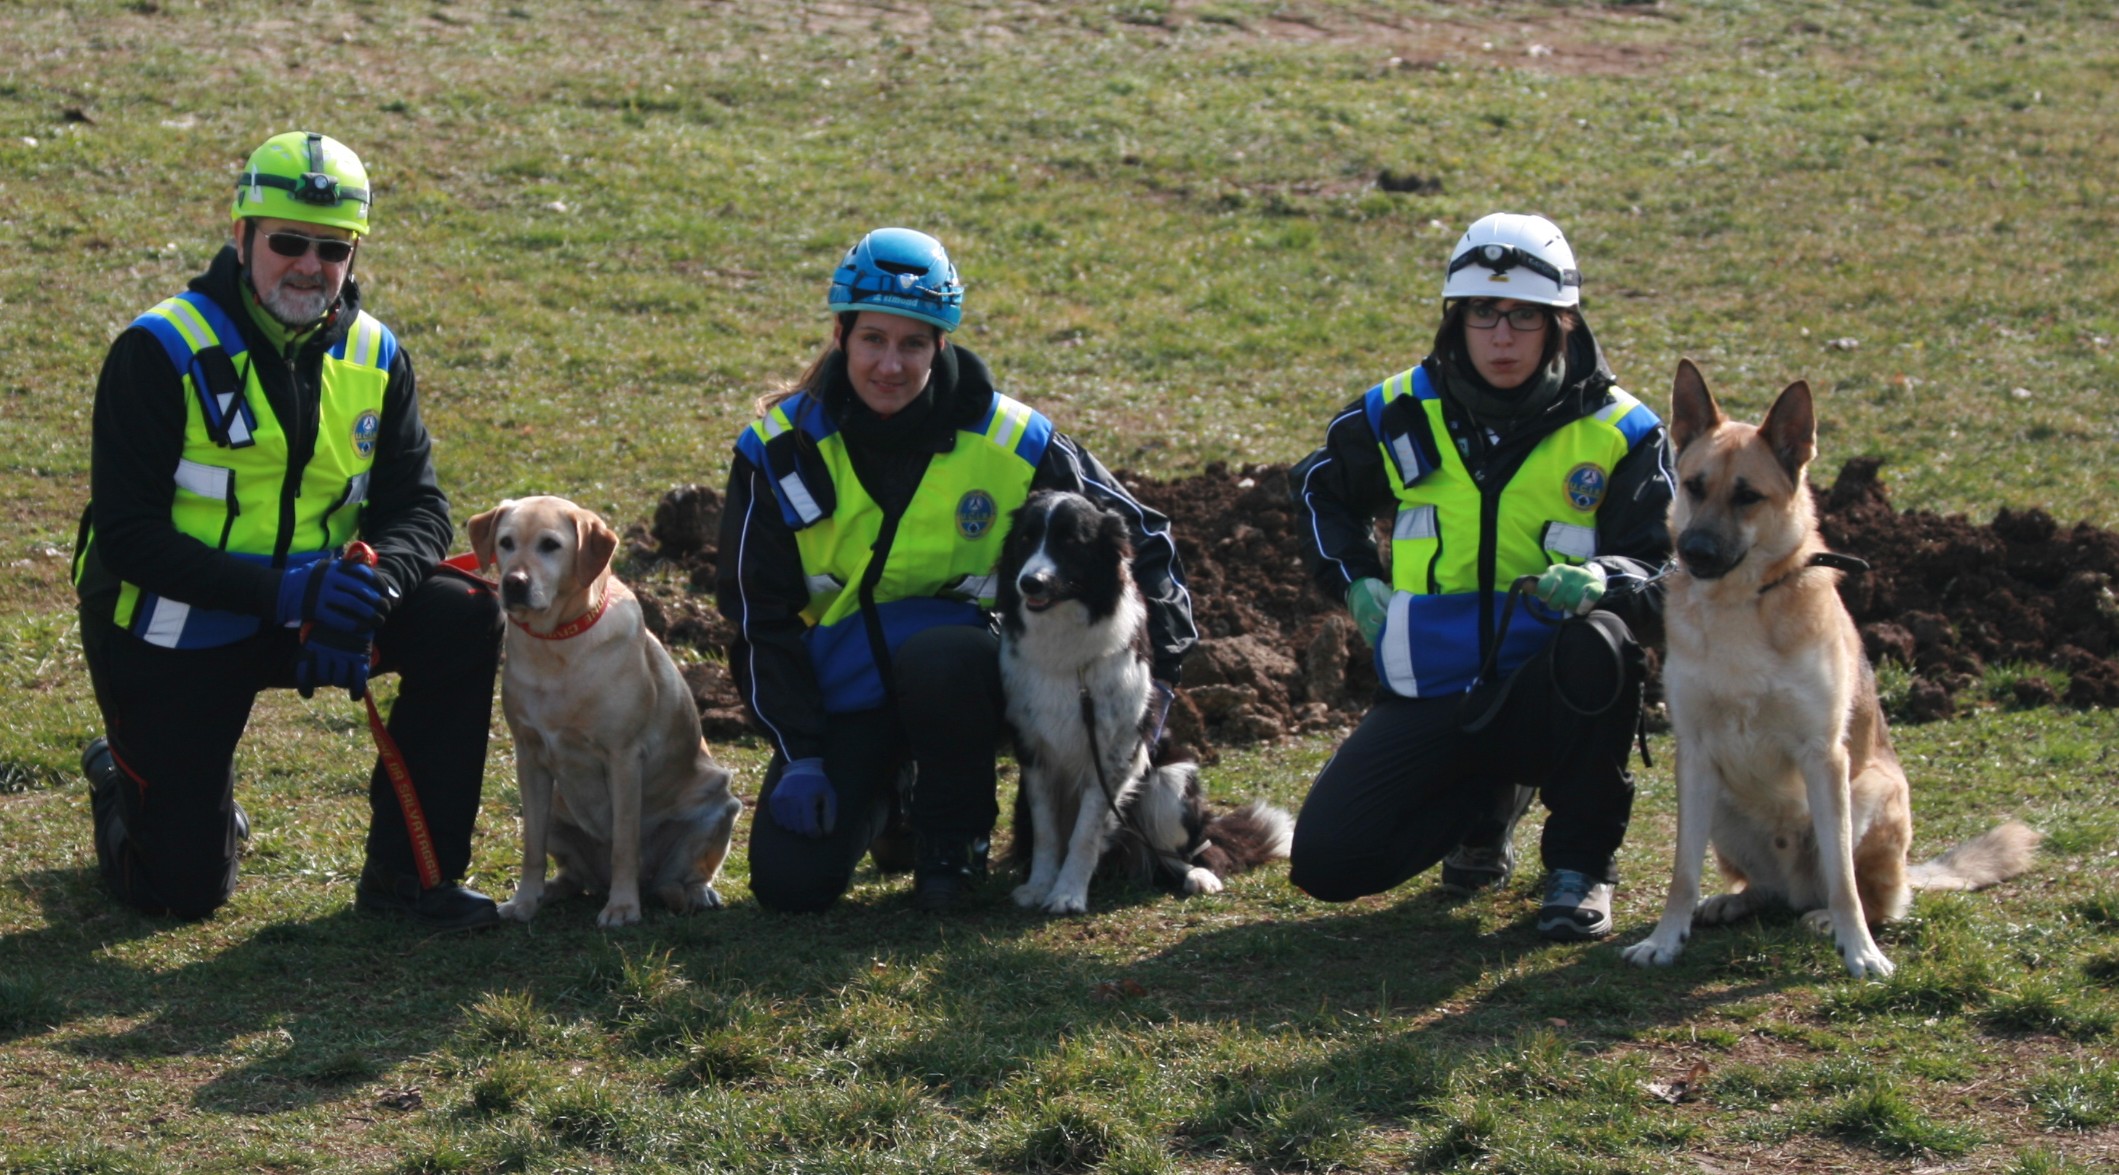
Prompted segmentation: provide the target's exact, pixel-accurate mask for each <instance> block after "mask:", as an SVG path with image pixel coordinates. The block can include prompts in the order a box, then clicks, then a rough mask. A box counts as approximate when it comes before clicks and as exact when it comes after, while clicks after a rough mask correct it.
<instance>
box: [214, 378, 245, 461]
mask: <svg viewBox="0 0 2119 1175" xmlns="http://www.w3.org/2000/svg"><path fill="white" fill-rule="evenodd" d="M214 398H215V399H216V400H218V401H219V402H220V405H221V419H222V420H223V421H225V422H227V425H228V444H229V446H230V447H232V448H241V447H242V446H244V445H247V444H249V443H250V424H249V422H248V421H246V420H244V419H243V413H242V410H241V409H239V408H237V407H236V394H235V393H234V392H222V393H221V394H220V395H218V396H216V397H214Z"/></svg>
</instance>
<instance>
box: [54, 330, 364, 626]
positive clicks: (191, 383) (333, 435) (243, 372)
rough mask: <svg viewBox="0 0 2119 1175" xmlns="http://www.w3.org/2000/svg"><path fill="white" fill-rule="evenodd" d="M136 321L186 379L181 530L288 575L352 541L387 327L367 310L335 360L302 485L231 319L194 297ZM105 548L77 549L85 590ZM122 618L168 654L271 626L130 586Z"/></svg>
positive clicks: (178, 493) (327, 368) (175, 502)
mask: <svg viewBox="0 0 2119 1175" xmlns="http://www.w3.org/2000/svg"><path fill="white" fill-rule="evenodd" d="M133 325H134V326H139V327H143V328H145V329H146V330H147V331H148V333H150V334H152V335H153V336H154V337H155V339H156V340H157V341H159V342H160V343H161V344H162V348H163V350H164V351H165V352H166V353H167V354H168V355H169V361H170V363H171V364H172V365H174V366H175V368H176V370H177V372H178V373H179V375H180V377H181V380H182V383H183V392H184V406H185V407H184V452H183V456H182V457H181V459H179V460H178V462H177V468H176V473H175V480H176V487H175V494H174V496H173V498H172V500H171V503H170V520H171V522H172V523H173V524H174V525H175V526H176V528H177V530H178V531H179V532H181V533H183V534H187V535H190V536H191V537H192V538H195V539H197V540H199V541H200V542H202V543H205V544H206V545H207V546H209V547H214V548H216V549H218V550H222V551H226V552H228V553H229V554H231V555H236V556H239V557H242V558H245V559H250V560H254V561H257V562H260V563H272V564H275V565H278V566H287V567H298V566H301V565H303V564H305V563H308V562H310V561H312V560H315V559H318V558H322V557H324V556H326V555H329V554H331V553H333V552H334V551H335V550H336V549H337V548H339V547H341V546H343V545H344V544H345V543H346V542H347V541H349V540H350V539H352V538H353V536H354V534H355V533H356V532H357V531H358V529H359V526H360V516H361V509H362V507H363V505H364V504H365V503H366V501H367V498H368V479H369V475H370V473H371V471H372V470H373V468H374V465H375V446H376V441H377V438H378V436H379V435H380V434H381V431H382V429H381V426H382V409H383V392H384V389H385V388H387V387H388V386H389V383H390V365H391V363H392V362H393V361H394V359H395V358H396V355H397V338H396V336H395V335H393V334H391V333H390V329H389V328H388V327H386V326H384V325H383V324H382V323H381V322H378V321H377V320H376V319H375V318H373V317H372V316H370V315H369V314H367V313H366V312H365V311H363V312H360V313H358V314H357V315H356V316H355V317H354V321H353V323H352V325H351V327H350V328H349V329H348V330H347V332H346V335H345V337H344V338H342V339H341V340H339V342H338V343H337V344H336V345H335V346H333V347H331V348H330V350H328V351H327V352H326V353H325V354H324V357H323V369H322V372H321V376H320V378H321V386H322V396H321V403H320V407H319V418H318V422H317V434H316V452H315V453H314V454H313V455H312V456H311V457H310V458H309V460H308V462H307V463H306V464H304V465H303V467H302V469H301V481H300V484H299V485H297V486H289V485H287V477H288V450H287V434H286V432H285V430H284V429H283V428H282V427H281V425H280V422H279V420H278V418H277V417H275V416H274V415H273V412H272V405H271V403H270V402H269V401H268V400H267V398H266V396H265V392H264V388H263V387H262V385H261V384H260V382H259V380H258V378H257V371H256V366H255V364H254V363H253V362H252V361H251V360H252V356H251V355H250V354H249V352H248V349H247V344H246V343H245V342H244V339H243V333H242V331H240V330H238V329H237V327H236V325H235V323H234V322H233V321H232V320H231V319H230V318H229V317H228V315H227V312H226V311H224V310H223V309H222V308H221V307H220V305H219V304H218V303H216V302H215V301H214V300H213V299H211V298H208V297H206V296H205V295H203V294H199V293H196V292H186V293H183V294H179V295H177V296H176V297H174V298H170V299H168V300H167V301H165V302H163V303H162V304H161V305H159V306H156V307H155V308H154V309H152V310H149V311H148V312H147V313H145V314H143V315H141V316H140V317H139V318H138V319H137V320H135V321H134V323H133ZM266 362H272V363H277V362H279V359H277V358H276V357H275V358H270V359H267V360H266ZM283 499H287V500H286V501H285V502H284V503H283ZM94 541H95V538H94V532H93V531H92V530H91V531H90V532H88V535H87V536H86V539H85V541H84V542H83V543H82V544H81V547H80V550H78V551H76V552H75V555H74V580H75V583H76V584H79V582H80V580H81V577H82V574H83V569H84V567H85V565H86V562H87V552H88V550H89V548H90V547H91V546H92V545H93V543H94ZM113 620H114V621H115V622H116V623H117V624H118V625H119V626H120V627H123V628H126V629H128V630H130V631H131V632H133V633H134V634H135V635H137V636H139V637H141V638H142V639H144V640H146V641H147V642H149V643H150V644H156V645H161V646H163V647H166V648H211V647H215V646H218V645H226V644H231V643H233V642H235V641H238V640H241V639H243V638H244V637H246V636H249V635H250V634H252V633H254V632H256V631H257V630H258V628H259V626H260V625H261V624H262V621H261V620H260V619H259V618H258V617H256V616H252V615H248V614H244V613H236V612H219V611H213V610H210V609H204V608H194V607H191V606H190V605H188V604H185V603H183V602H182V601H178V600H172V599H169V598H167V597H164V596H158V595H155V594H154V593H152V592H149V591H146V590H144V589H142V588H140V587H139V586H138V585H136V584H131V583H127V584H124V585H123V586H122V587H121V588H120V589H119V592H118V600H117V608H116V611H115V613H114V615H113Z"/></svg>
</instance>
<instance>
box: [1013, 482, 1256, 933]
mask: <svg viewBox="0 0 2119 1175" xmlns="http://www.w3.org/2000/svg"><path fill="white" fill-rule="evenodd" d="M1132 560H1133V547H1132V544H1131V542H1130V541H1129V538H1128V536H1127V532H1126V520H1125V519H1124V518H1123V517H1122V516H1120V515H1118V514H1116V513H1113V512H1111V511H1109V510H1105V509H1102V508H1101V507H1099V506H1097V505H1096V504H1094V503H1092V502H1090V501H1089V500H1088V499H1087V498H1084V497H1082V496H1081V495H1079V494H1072V493H1061V492H1056V491H1051V490H1041V491H1039V492H1037V493H1035V494H1032V495H1031V496H1030V500H1029V501H1028V502H1025V503H1024V504H1023V506H1022V508H1021V509H1019V510H1017V511H1016V512H1015V514H1014V516H1013V518H1012V519H1011V523H1010V529H1009V531H1008V540H1007V542H1006V544H1005V545H1004V546H1003V547H1002V550H1001V563H1000V572H999V576H998V578H999V580H1000V583H999V585H998V592H999V595H998V601H999V608H1000V616H1001V684H1002V687H1003V688H1004V689H1005V691H1006V692H1007V695H1008V698H1007V701H1008V711H1007V712H1008V722H1009V725H1010V726H1012V727H1013V728H1014V730H1015V745H1016V762H1017V765H1018V766H1019V767H1020V768H1021V771H1022V786H1021V787H1020V788H1019V789H1018V791H1017V793H1016V806H1015V813H1016V814H1015V827H1016V845H1017V855H1018V856H1020V855H1021V853H1022V846H1023V845H1024V843H1025V841H1026V838H1025V837H1024V836H1023V830H1024V825H1025V823H1026V821H1025V816H1026V814H1027V817H1028V820H1027V823H1028V825H1029V829H1030V831H1031V832H1032V834H1033V837H1032V838H1030V839H1031V841H1032V843H1031V848H1030V879H1029V880H1028V881H1025V882H1024V883H1023V884H1021V885H1019V886H1017V887H1016V889H1015V904H1016V905H1018V906H1023V907H1025V908H1038V909H1043V910H1045V911H1047V912H1049V913H1053V914H1081V913H1085V912H1087V911H1088V908H1089V878H1090V875H1091V874H1093V873H1095V872H1097V871H1098V868H1099V866H1100V865H1101V866H1103V867H1104V868H1105V869H1106V871H1110V872H1120V873H1123V874H1125V875H1127V876H1129V877H1131V878H1132V879H1133V880H1135V881H1136V882H1140V883H1146V882H1149V881H1152V880H1156V879H1158V878H1160V879H1161V880H1162V881H1163V882H1164V883H1165V884H1167V885H1169V886H1170V887H1172V888H1175V889H1180V890H1182V891H1183V892H1185V893H1188V894H1194V893H1219V892H1220V891H1221V886H1222V879H1223V878H1226V877H1230V876H1233V875H1235V874H1237V873H1241V872H1243V871H1244V870H1246V869H1251V868H1254V867H1256V866H1258V865H1262V864H1264V863H1265V862H1266V861H1269V860H1272V859H1273V858H1276V857H1279V858H1285V857H1286V856H1287V855H1288V846H1289V843H1290V842H1291V840H1292V839H1293V835H1294V820H1293V819H1292V818H1290V817H1289V816H1288V814H1287V813H1286V812H1284V811H1282V810H1280V809H1279V808H1275V807H1272V806H1270V805H1267V804H1264V803H1253V804H1251V805H1249V806H1247V807H1245V808H1242V809H1240V810H1238V811H1235V812H1231V813H1228V814H1226V815H1223V816H1219V817H1216V816H1212V815H1211V814H1210V813H1209V812H1208V810H1207V806H1206V798H1205V793H1204V791H1203V789H1202V788H1201V787H1200V784H1199V765H1198V764H1196V763H1191V762H1177V763H1163V764H1156V763H1153V762H1151V758H1152V755H1153V752H1154V748H1152V747H1150V746H1148V745H1147V736H1148V735H1149V734H1150V733H1152V732H1150V731H1146V730H1143V729H1142V727H1143V723H1144V722H1146V721H1152V718H1150V716H1149V713H1148V709H1149V707H1148V700H1149V694H1150V691H1151V689H1152V686H1151V685H1150V682H1149V675H1148V661H1149V657H1148V653H1149V646H1148V625H1147V615H1148V613H1147V606H1146V605H1145V604H1144V603H1143V602H1142V600H1141V595H1140V590H1139V589H1138V588H1137V587H1135V586H1134V583H1133V573H1132V571H1131V570H1130V567H1131V563H1132ZM1084 699H1086V700H1087V704H1086V706H1085V703H1084ZM1092 715H1093V718H1092V717H1091V716H1092ZM1092 722H1093V730H1094V737H1093V739H1092V737H1091V730H1092ZM1092 748H1093V752H1092ZM1114 809H1116V811H1117V813H1118V814H1119V815H1118V816H1116V817H1115V816H1114V815H1113V810H1114ZM1121 818H1122V819H1121Z"/></svg>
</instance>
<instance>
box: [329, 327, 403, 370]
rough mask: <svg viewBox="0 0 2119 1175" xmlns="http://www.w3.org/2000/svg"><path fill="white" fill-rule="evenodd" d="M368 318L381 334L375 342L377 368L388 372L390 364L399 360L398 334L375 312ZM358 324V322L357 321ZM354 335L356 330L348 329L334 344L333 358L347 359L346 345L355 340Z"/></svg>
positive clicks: (378, 333) (377, 332)
mask: <svg viewBox="0 0 2119 1175" xmlns="http://www.w3.org/2000/svg"><path fill="white" fill-rule="evenodd" d="M367 318H368V321H369V322H370V323H373V324H374V326H375V330H376V334H377V335H379V336H380V337H379V338H378V339H377V340H376V344H375V369H376V370H377V371H380V372H383V373H385V374H387V373H388V372H389V370H390V365H391V364H393V363H395V362H397V334H396V332H394V331H392V330H391V329H390V328H389V327H387V326H384V325H383V323H382V320H381V319H379V318H377V317H375V316H374V315H373V314H370V315H368V316H367ZM356 325H358V324H357V323H356ZM353 336H354V332H353V331H351V330H348V331H347V332H346V334H345V336H344V337H343V338H341V339H339V341H338V342H337V343H336V344H335V345H333V346H332V348H331V357H332V358H333V359H337V360H339V361H341V362H344V361H345V358H346V346H347V344H349V343H351V342H353Z"/></svg>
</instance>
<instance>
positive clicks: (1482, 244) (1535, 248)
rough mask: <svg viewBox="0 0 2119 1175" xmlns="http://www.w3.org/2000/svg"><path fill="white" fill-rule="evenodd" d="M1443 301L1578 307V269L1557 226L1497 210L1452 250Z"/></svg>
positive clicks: (1445, 278) (1481, 221) (1477, 221)
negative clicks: (1489, 300) (1492, 300)
mask: <svg viewBox="0 0 2119 1175" xmlns="http://www.w3.org/2000/svg"><path fill="white" fill-rule="evenodd" d="M1442 297H1443V300H1444V301H1448V300H1450V299H1453V298H1513V299H1515V300H1516V301H1518V302H1535V303H1537V304H1538V305H1540V306H1578V305H1580V304H1581V302H1582V271H1581V270H1579V269H1576V268H1575V251H1574V250H1573V249H1570V248H1568V247H1567V235H1566V234H1565V233H1562V232H1561V231H1560V226H1559V225H1557V224H1554V223H1553V222H1551V221H1549V220H1547V219H1545V218H1544V217H1542V216H1527V215H1524V214H1523V213H1519V212H1496V213H1493V214H1491V215H1488V216H1482V217H1480V218H1479V219H1478V220H1476V221H1474V222H1473V223H1472V226H1471V227H1470V228H1468V229H1466V230H1464V237H1463V239H1461V240H1459V241H1458V242H1457V247H1456V248H1455V249H1452V250H1451V251H1450V255H1449V272H1448V273H1447V274H1445V275H1444V276H1443V278H1442Z"/></svg>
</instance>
